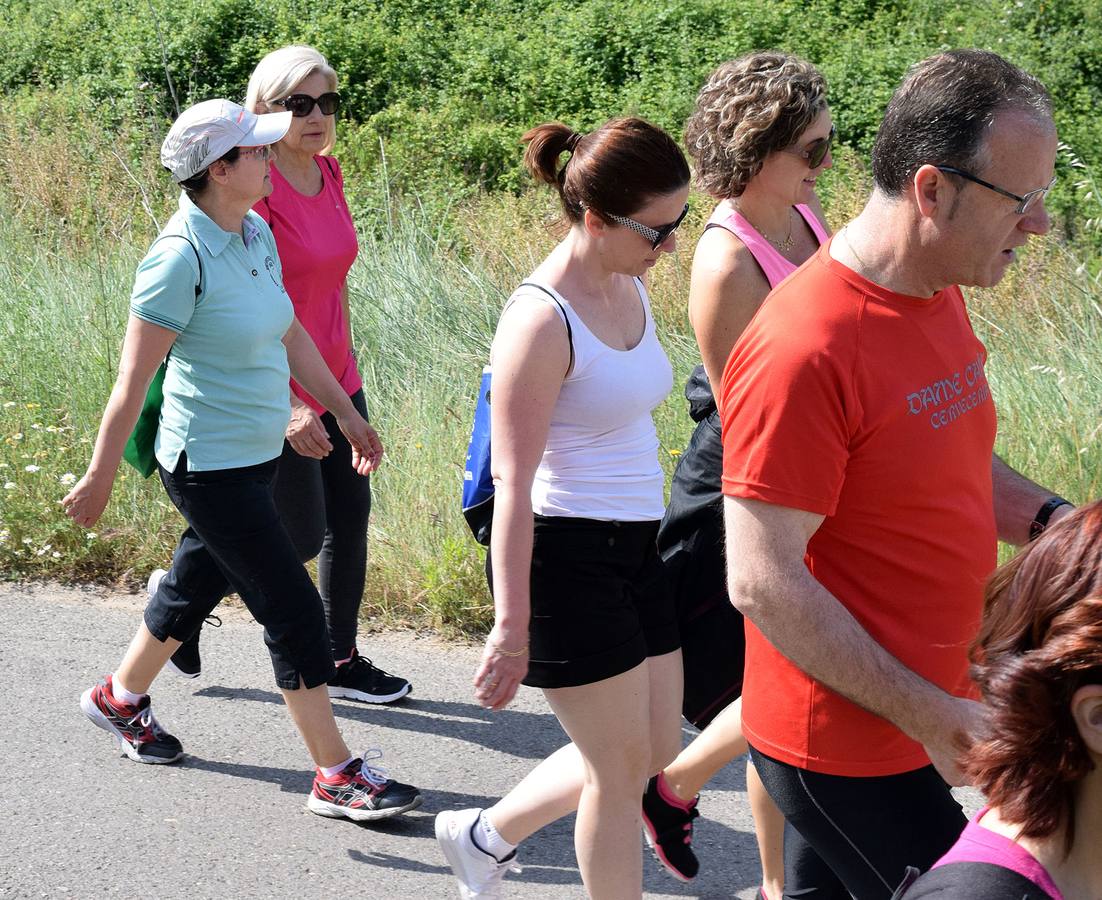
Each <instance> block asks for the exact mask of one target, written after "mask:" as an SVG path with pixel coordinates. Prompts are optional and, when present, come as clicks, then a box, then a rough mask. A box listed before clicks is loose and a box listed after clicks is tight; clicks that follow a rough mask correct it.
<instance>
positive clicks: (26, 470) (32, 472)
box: [23, 465, 42, 475]
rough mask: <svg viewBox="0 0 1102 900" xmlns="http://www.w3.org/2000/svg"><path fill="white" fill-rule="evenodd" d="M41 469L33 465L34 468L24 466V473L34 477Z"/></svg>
mask: <svg viewBox="0 0 1102 900" xmlns="http://www.w3.org/2000/svg"><path fill="white" fill-rule="evenodd" d="M41 468H42V467H41V466H33V465H32V466H24V467H23V471H24V472H30V473H31V474H32V475H33V474H34V473H35V472H37V471H38V470H39V469H41Z"/></svg>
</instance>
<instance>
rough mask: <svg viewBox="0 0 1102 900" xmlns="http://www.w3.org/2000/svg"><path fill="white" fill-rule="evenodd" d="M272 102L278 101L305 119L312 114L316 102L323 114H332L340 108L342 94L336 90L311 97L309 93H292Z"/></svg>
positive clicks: (293, 114) (294, 114)
mask: <svg viewBox="0 0 1102 900" xmlns="http://www.w3.org/2000/svg"><path fill="white" fill-rule="evenodd" d="M272 103H278V104H279V105H280V106H282V107H283V108H284V109H286V110H288V111H289V112H290V113H291V115H292V116H294V117H295V118H296V119H304V118H306V116H308V115H310V111H311V110H312V109H313V108H314V105H315V104H317V107H318V109H320V110H321V112H322V115H325V116H331V115H333V114H334V113H335V112H336V111H337V110H338V109H339V108H340V105H341V95H340V94H338V93H337V92H336V91H329V92H328V93H327V94H322V95H321V96H320V97H311V96H310V95H309V94H291V96H290V97H284V98H283V99H282V100H273V101H272Z"/></svg>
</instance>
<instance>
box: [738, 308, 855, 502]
mask: <svg viewBox="0 0 1102 900" xmlns="http://www.w3.org/2000/svg"><path fill="white" fill-rule="evenodd" d="M770 305H772V304H770V303H769V301H767V305H766V307H763V309H762V311H760V312H759V315H758V316H757V317H756V318H755V319H754V321H752V322H751V325H750V327H749V328H748V329H747V331H746V332H745V333H744V334H743V336H742V338H740V340H739V341H738V342H737V343H736V345H735V348H734V350H733V351H732V353H731V357H730V359H729V360H728V361H727V366H726V367H725V369H724V372H723V380H722V383H721V389H720V415H721V420H722V425H723V493H724V494H725V495H727V496H731V497H741V498H744V499H748V500H760V501H762V502H765V503H773V504H776V505H778V506H787V507H791V508H794V509H802V510H806V511H807V512H812V513H816V514H819V515H824V516H828V515H833V514H834V512H835V511H836V509H837V505H838V499H839V497H840V495H841V491H842V485H843V482H844V480H845V472H846V464H847V462H848V459H849V453H850V438H851V434H852V433H853V430H854V427H855V422H854V417H855V415H856V414H857V408H856V407H857V400H856V397H855V396H854V393H853V379H852V371H853V362H852V361H853V348H852V347H850V346H847V345H848V344H849V341H848V339H847V332H846V330H845V329H843V330H842V332H841V333H838V332H837V331H836V330H834V329H833V328H832V327H830V325H829V324H828V323H823V322H818V323H808V322H806V321H805V322H803V323H801V325H800V330H798V331H796V330H794V329H793V328H792V327H790V326H789V325H788V324H786V320H784V319H782V318H781V317H777V316H772V317H770V316H769V315H764V316H763V315H762V313H763V312H765V311H766V309H768V307H769V306H770ZM773 311H774V310H770V312H773ZM832 324H833V323H832Z"/></svg>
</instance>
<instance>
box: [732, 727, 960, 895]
mask: <svg viewBox="0 0 1102 900" xmlns="http://www.w3.org/2000/svg"><path fill="white" fill-rule="evenodd" d="M750 755H751V757H752V758H753V761H754V766H755V768H756V769H757V770H758V774H759V775H760V776H761V780H762V783H763V784H764V785H765V789H766V790H767V791H768V792H769V796H771V797H772V798H773V801H774V802H775V803H776V804H777V806H778V807H779V808H780V810H781V812H782V813H784V817H785V832H784V896H785V900H812V898H813V900H849V897H850V896H851V895H852V896H853V897H855V898H856V900H889V898H890V897H891V895H892V893H893V892H894V891H895V889H896V888H897V887H898V886H899V884H900V882H902V881H903V877H904V875H905V873H906V869H907V866H915V867H916V868H918V869H919V870H920V871H926V870H927V869H929V868H930V866H932V865H933V864H934V863H935V862H937V861H938V859H939V858H941V856H943V855H944V854H945V852H946V851H947V850H948V849H949V848H950V847H951V846H952V845H953V844H954V843H955V842H956V840H957V838H958V837H960V833H961V831H963V830H964V826H965V823H966V819H965V816H964V813H963V812H962V811H961V808H960V804H959V803H957V801H956V800H955V799H954V798H953V795H952V793H950V791H949V786H948V785H947V784H946V783H945V782H944V781H943V780H942V778H941V776H940V775H938V773H937V770H936V769H934V767H933V766H926V767H925V768H922V769H916V770H914V771H913V772H904V773H902V774H900V775H883V776H877V777H869V778H854V777H849V776H842V775H823V774H820V773H818V772H809V771H808V770H807V769H799V768H796V767H795V766H791V765H788V764H786V763H782V762H778V761H777V760H775V759H772V758H771V757H768V756H765V755H764V754H762V753H759V752H758V751H757V750H755V749H754V748H753V747H751V748H750Z"/></svg>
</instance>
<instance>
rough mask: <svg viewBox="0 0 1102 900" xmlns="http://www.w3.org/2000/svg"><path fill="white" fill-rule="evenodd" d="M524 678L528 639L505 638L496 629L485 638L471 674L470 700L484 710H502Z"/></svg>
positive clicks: (501, 632)
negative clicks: (472, 674) (479, 662)
mask: <svg viewBox="0 0 1102 900" xmlns="http://www.w3.org/2000/svg"><path fill="white" fill-rule="evenodd" d="M527 674H528V635H527V633H524V634H506V633H505V631H504V630H502V629H499V628H498V627H497V626H496V625H495V626H494V628H493V630H492V631H491V632H490V636H489V637H487V638H486V647H485V648H484V649H483V651H482V662H481V664H480V665H479V667H478V669H477V671H475V673H474V696H475V699H476V700H478V702H479V703H481V704H482V706H483V707H484V708H486V709H493V710H498V709H504V708H505V707H506V706H508V705H509V702H510V701H511V700H512V699H513V697H515V696H516V693H517V688H518V687H520V683H521V681H522V680H523V679H524V676H525V675H527Z"/></svg>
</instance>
